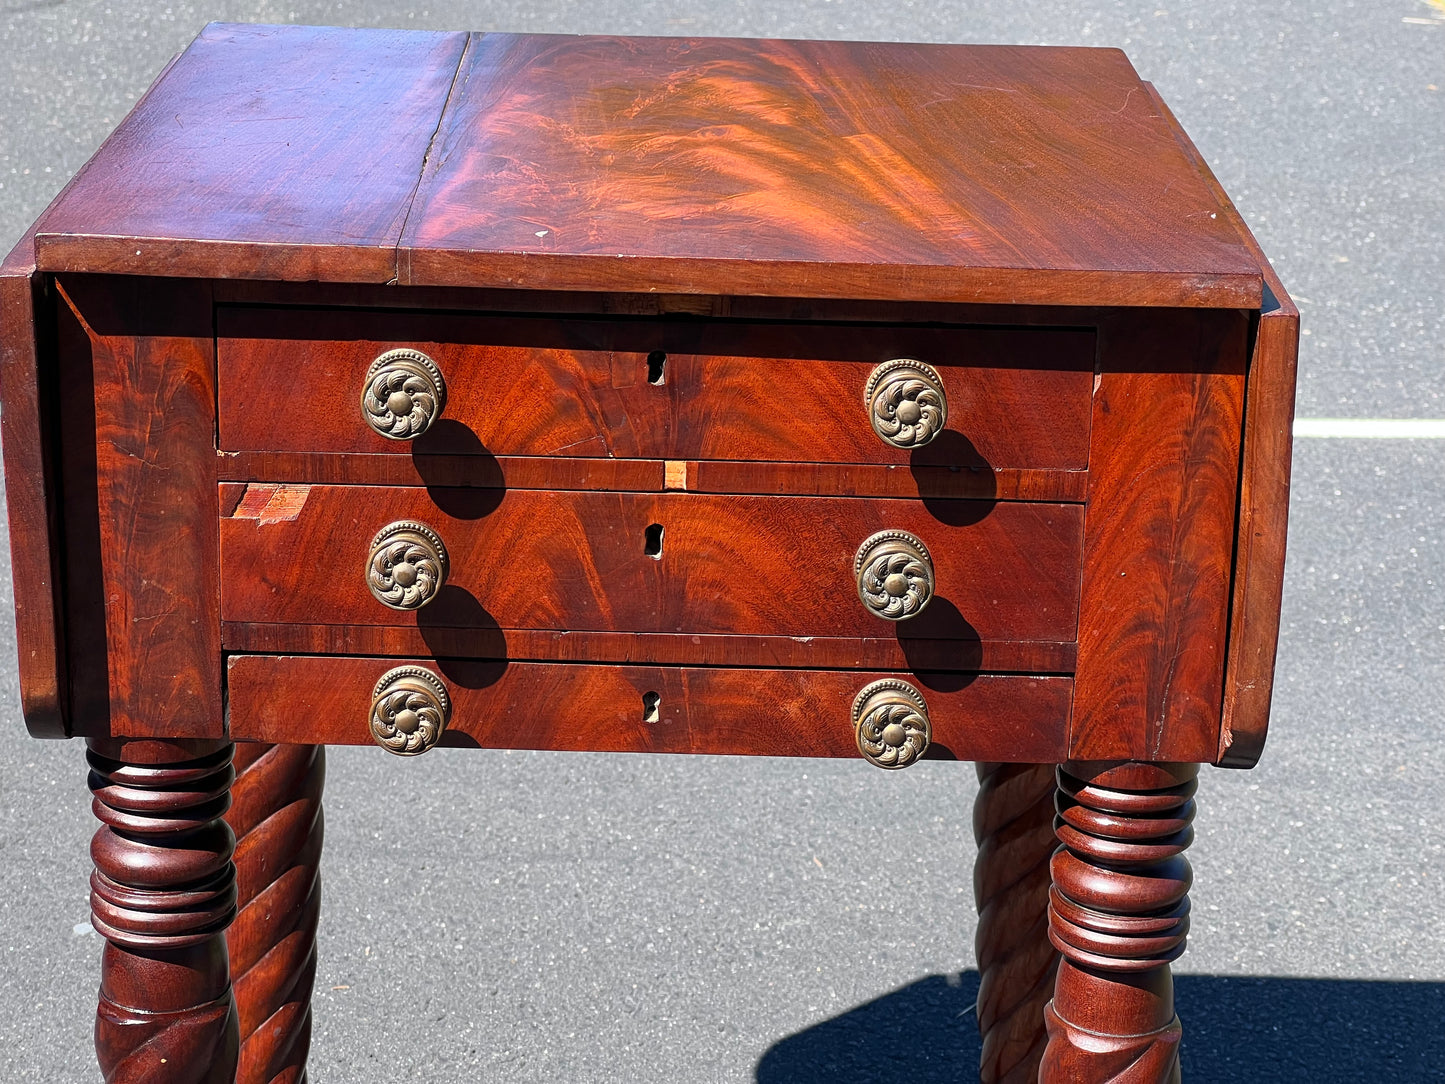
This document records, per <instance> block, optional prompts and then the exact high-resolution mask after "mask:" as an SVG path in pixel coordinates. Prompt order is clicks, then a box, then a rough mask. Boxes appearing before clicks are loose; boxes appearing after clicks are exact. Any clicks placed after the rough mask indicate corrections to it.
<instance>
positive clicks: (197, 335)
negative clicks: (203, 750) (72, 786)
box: [57, 276, 224, 738]
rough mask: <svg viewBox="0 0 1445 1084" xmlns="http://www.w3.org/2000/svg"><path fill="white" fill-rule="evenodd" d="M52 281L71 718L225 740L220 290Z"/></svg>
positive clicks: (117, 729) (78, 725)
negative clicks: (215, 312) (214, 321)
mask: <svg viewBox="0 0 1445 1084" xmlns="http://www.w3.org/2000/svg"><path fill="white" fill-rule="evenodd" d="M57 290H58V291H59V294H60V299H61V301H62V303H63V304H62V311H61V312H60V314H59V327H58V338H59V343H60V349H59V363H60V366H59V371H60V377H61V380H62V382H63V386H64V387H65V388H66V389H67V392H68V394H67V396H66V399H65V402H64V404H63V407H62V413H61V437H62V463H63V464H64V470H65V478H66V481H65V485H66V489H65V500H66V521H65V530H66V544H67V555H66V567H67V577H68V581H67V591H66V597H67V606H68V610H69V613H68V620H67V627H68V628H69V629H70V630H71V650H70V651H69V655H70V657H71V659H72V660H73V664H72V690H73V692H72V702H73V704H74V707H75V719H74V727H75V729H76V731H77V732H78V733H83V734H107V733H109V734H111V735H117V736H119V735H125V736H130V737H149V736H156V737H160V736H164V737H173V738H174V737H219V736H221V735H222V734H223V733H224V720H223V715H222V706H221V669H220V668H221V644H220V618H219V613H218V609H217V608H218V603H219V581H218V567H217V549H218V528H217V523H218V519H217V516H216V492H217V490H216V486H217V479H216V455H215V424H216V421H215V340H214V338H213V335H212V329H211V319H210V311H211V298H210V293H209V290H208V289H207V286H206V284H205V283H193V282H175V281H161V282H157V281H155V280H148V279H139V278H116V277H100V276H66V277H64V278H62V279H60V280H58V283H57Z"/></svg>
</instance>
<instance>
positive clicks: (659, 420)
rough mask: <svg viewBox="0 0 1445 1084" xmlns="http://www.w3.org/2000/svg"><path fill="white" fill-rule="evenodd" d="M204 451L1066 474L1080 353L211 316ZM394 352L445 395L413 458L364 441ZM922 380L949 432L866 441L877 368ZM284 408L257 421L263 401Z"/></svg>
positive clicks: (766, 327)
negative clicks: (214, 369) (423, 364)
mask: <svg viewBox="0 0 1445 1084" xmlns="http://www.w3.org/2000/svg"><path fill="white" fill-rule="evenodd" d="M217 331H218V343H217V354H218V364H219V376H218V398H219V407H218V409H219V416H220V417H219V426H220V444H221V448H222V449H224V450H227V451H238V452H268V451H272V452H371V453H392V454H398V453H399V454H407V453H410V452H417V453H423V454H462V455H467V454H471V455H486V454H492V455H507V456H552V455H565V456H580V457H599V456H606V457H618V458H639V459H691V460H749V461H764V462H805V463H889V464H914V465H919V464H938V465H947V466H964V467H995V468H1034V469H1053V470H1083V469H1085V468H1086V467H1087V465H1088V446H1089V416H1090V398H1091V395H1092V390H1093V388H1092V384H1093V372H1094V334H1093V332H1092V331H1089V330H1079V329H1070V328H1063V329H1049V328H1032V329H998V328H988V329H980V328H958V327H948V328H939V327H918V326H912V327H893V326H886V325H877V324H868V325H847V324H803V323H798V324H748V323H732V322H727V321H716V320H708V321H704V320H687V319H635V318H616V319H597V318H588V319H561V318H551V317H530V316H471V315H459V314H455V313H396V312H379V313H378V312H364V311H347V310H338V309H301V308H284V309H283V308H250V307H240V306H222V307H221V308H220V309H219V310H218V312H217ZM397 348H410V349H413V350H416V351H420V352H421V353H423V354H425V355H427V356H428V357H429V358H431V359H432V360H433V361H434V362H435V364H436V367H437V369H438V370H439V371H440V373H441V376H442V380H443V381H444V383H445V404H444V406H443V408H442V410H441V413H440V416H439V417H438V418H435V419H434V420H433V421H432V422H431V424H430V425H429V426H428V427H427V428H426V430H425V431H424V432H423V433H422V434H421V435H420V436H419V437H416V438H415V439H410V440H397V439H391V438H389V437H387V436H383V435H381V434H380V433H378V432H376V431H374V430H373V429H372V428H371V426H370V425H369V424H368V423H367V420H366V419H365V418H364V417H363V412H362V395H363V391H364V389H365V388H366V387H367V384H368V371H369V369H370V367H371V365H372V363H373V361H374V360H375V359H376V358H377V357H378V356H379V355H381V354H383V353H385V352H386V351H388V350H392V349H397ZM895 358H911V359H915V360H918V361H923V362H925V363H927V365H929V366H932V367H933V369H934V370H936V372H937V374H938V375H939V376H940V378H941V381H942V384H943V394H944V398H945V400H946V406H947V424H946V426H945V428H944V430H943V431H942V432H941V433H939V434H938V436H937V437H936V438H935V439H933V440H932V441H931V442H930V443H928V444H926V445H924V446H922V447H916V448H913V449H911V450H910V449H908V448H898V447H894V446H892V445H890V444H888V443H885V442H884V441H883V440H882V439H881V438H880V437H879V436H878V435H877V434H876V433H875V432H874V430H873V428H872V426H871V424H870V421H869V411H868V409H867V407H866V406H865V402H864V393H865V387H866V386H867V384H868V379H869V375H870V374H871V373H872V372H873V370H874V369H875V367H876V366H878V365H879V364H881V363H883V362H885V361H889V360H892V359H895ZM278 385H281V386H284V387H285V388H286V389H287V394H286V402H287V404H288V407H290V409H286V410H275V409H272V408H271V406H270V403H269V401H268V397H266V396H264V395H263V394H261V393H262V389H267V388H274V387H276V386H278Z"/></svg>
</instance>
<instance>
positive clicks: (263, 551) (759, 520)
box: [220, 486, 1083, 641]
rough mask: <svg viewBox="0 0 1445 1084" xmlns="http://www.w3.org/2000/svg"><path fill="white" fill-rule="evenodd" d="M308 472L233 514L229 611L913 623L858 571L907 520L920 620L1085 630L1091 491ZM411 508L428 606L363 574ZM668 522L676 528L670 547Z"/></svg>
mask: <svg viewBox="0 0 1445 1084" xmlns="http://www.w3.org/2000/svg"><path fill="white" fill-rule="evenodd" d="M303 488H304V487H290V488H287V489H279V488H275V487H270V490H269V493H268V492H267V487H257V486H253V487H252V490H253V491H259V492H260V494H261V495H265V496H267V497H268V499H269V500H275V501H277V502H278V504H277V508H278V509H281V510H279V511H277V512H276V513H275V514H268V513H264V512H262V513H259V514H258V515H257V516H256V518H241V517H240V516H239V515H238V516H234V517H232V518H230V519H226V520H223V521H221V543H220V544H221V566H222V573H221V575H222V590H221V614H222V617H223V618H224V619H225V620H227V621H243V622H262V623H271V624H277V623H281V624H286V623H297V624H330V625H402V626H412V625H420V626H422V627H460V628H488V627H490V628H502V629H558V630H562V629H565V630H569V631H572V632H580V631H600V632H610V631H618V632H662V633H687V634H690V635H695V636H705V635H709V634H724V635H727V634H731V635H737V634H744V635H772V636H779V635H782V636H857V637H879V636H883V635H889V634H891V635H899V634H900V633H899V631H897V630H896V629H895V628H894V627H892V626H890V625H889V624H888V623H886V622H884V621H883V620H882V619H880V618H877V617H874V616H873V615H872V614H871V613H869V611H868V610H867V609H866V608H865V607H864V606H863V605H862V603H861V602H860V601H859V599H858V594H857V590H858V589H857V582H856V578H855V575H854V571H853V560H854V555H855V553H856V551H857V548H858V546H859V544H860V543H861V542H862V541H863V540H864V539H866V538H867V537H869V536H870V535H872V534H873V533H874V532H876V531H880V530H884V529H897V530H904V531H911V532H912V533H914V534H916V535H918V536H919V537H920V538H922V539H923V540H924V542H925V543H926V545H927V546H928V547H929V550H930V552H931V553H932V556H933V563H934V567H935V570H936V577H937V584H938V586H937V588H936V591H937V595H936V597H935V599H934V600H933V602H932V603H931V604H930V605H929V607H928V609H927V610H925V611H924V612H923V613H922V614H921V615H919V616H917V617H915V618H912V619H911V620H909V621H908V622H906V623H905V624H906V625H907V626H908V627H907V631H906V633H904V634H905V635H908V636H910V637H926V638H933V639H954V640H972V639H990V640H1003V639H1019V640H1052V641H1066V640H1071V639H1073V638H1074V632H1075V629H1076V622H1077V617H1078V582H1079V581H1078V576H1079V550H1080V546H1081V544H1082V540H1081V530H1082V521H1083V515H1082V511H1081V509H1080V508H1079V507H1078V506H1076V505H1035V504H1010V503H999V504H996V505H993V504H989V503H988V502H979V501H933V502H928V503H927V504H924V503H922V502H913V501H886V500H875V501H861V500H853V499H848V498H837V499H834V498H824V497H812V498H804V497H753V496H726V497H724V496H712V495H705V494H690V493H662V494H644V493H567V492H540V491H535V490H518V491H511V490H509V491H506V492H500V491H488V490H481V491H477V490H450V491H448V490H442V489H431V490H415V489H412V490H403V489H390V490H387V489H372V488H368V487H362V486H312V487H310V488H309V490H306V491H305V492H304V493H300V492H298V490H300V489H303ZM248 501H250V495H248V497H247V499H246V500H244V501H243V502H242V505H241V508H246V507H248V504H247V502H248ZM262 503H263V504H264V503H265V502H264V501H263V502H262ZM283 505H284V508H283V507H282V506H283ZM398 520H419V521H421V522H423V523H425V524H427V525H429V526H430V527H431V528H432V529H433V530H435V531H437V532H438V533H439V534H440V536H441V538H442V540H443V542H444V543H445V545H446V547H447V550H448V552H449V553H450V557H451V572H450V573H449V575H448V579H447V585H446V587H444V588H443V590H442V593H441V595H440V596H439V597H438V598H437V599H436V600H435V601H434V602H432V603H431V604H429V605H428V606H426V607H424V608H423V609H421V610H419V611H416V612H415V613H406V612H399V611H395V610H390V609H388V608H387V607H385V606H383V605H382V604H380V603H379V602H377V601H376V599H374V598H373V597H372V595H371V593H370V591H369V590H368V589H367V586H366V581H365V576H364V574H363V573H364V570H365V568H366V566H367V561H368V554H369V549H370V545H371V540H372V538H373V537H374V535H375V534H376V532H377V531H378V530H379V529H380V528H382V527H384V526H386V525H387V524H389V523H392V522H394V521H398ZM652 524H658V525H661V527H662V528H663V535H662V552H661V555H660V556H659V557H656V558H654V557H650V556H648V555H647V553H646V552H645V546H646V537H645V533H646V530H647V528H648V527H649V525H652Z"/></svg>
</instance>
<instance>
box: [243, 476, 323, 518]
mask: <svg viewBox="0 0 1445 1084" xmlns="http://www.w3.org/2000/svg"><path fill="white" fill-rule="evenodd" d="M310 493H311V487H310V486H292V485H258V484H255V483H252V484H251V485H248V486H247V487H246V492H245V493H243V494H242V495H241V500H240V503H239V504H237V505H236V510H235V511H234V512H233V513H231V518H232V519H254V520H256V521H257V522H258V523H259V524H260V525H261V526H262V527H264V526H266V525H267V524H268V523H289V522H290V521H292V520H294V519H296V518H297V517H298V516H300V515H301V510H302V509H303V508H305V507H306V498H307V496H309V495H310Z"/></svg>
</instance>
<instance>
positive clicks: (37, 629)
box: [0, 264, 68, 738]
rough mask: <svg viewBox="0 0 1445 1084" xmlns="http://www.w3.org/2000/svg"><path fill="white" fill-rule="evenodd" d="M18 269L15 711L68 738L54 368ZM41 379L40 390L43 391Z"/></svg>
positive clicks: (2, 371) (11, 417)
mask: <svg viewBox="0 0 1445 1084" xmlns="http://www.w3.org/2000/svg"><path fill="white" fill-rule="evenodd" d="M43 294H44V287H43V284H42V282H41V281H39V280H37V279H35V278H34V277H33V272H32V271H31V270H30V269H27V268H24V267H15V266H14V265H12V264H7V265H6V267H5V268H4V269H3V271H0V388H3V390H4V400H5V402H4V411H3V413H0V435H3V439H4V449H5V500H6V506H7V509H8V511H9V516H10V563H11V568H12V573H13V574H12V577H11V589H12V591H13V592H14V599H15V640H16V646H17V647H18V648H19V654H20V708H21V711H22V712H23V713H24V715H25V725H26V727H27V728H28V729H29V731H30V733H31V735H32V736H34V737H37V738H63V737H66V736H67V735H68V725H67V724H68V718H67V715H68V705H67V704H66V683H67V677H66V660H65V650H64V630H63V627H62V623H61V601H60V600H61V594H60V590H61V575H62V573H61V568H60V524H59V521H58V516H57V512H58V510H57V508H56V504H55V492H56V484H57V478H56V474H55V467H54V463H53V448H54V445H53V441H54V431H53V429H54V427H53V425H52V424H51V419H50V413H51V411H53V410H54V407H55V402H54V394H53V392H54V388H53V387H51V386H50V385H51V382H52V381H53V379H54V370H53V369H52V368H49V367H47V369H46V371H45V372H44V373H42V371H41V362H40V348H39V343H38V336H37V328H36V312H37V310H40V309H42V308H43V307H44V306H45V305H46V304H47V301H46V300H45V299H44V297H43ZM42 384H44V385H45V387H44V388H43V389H42Z"/></svg>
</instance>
